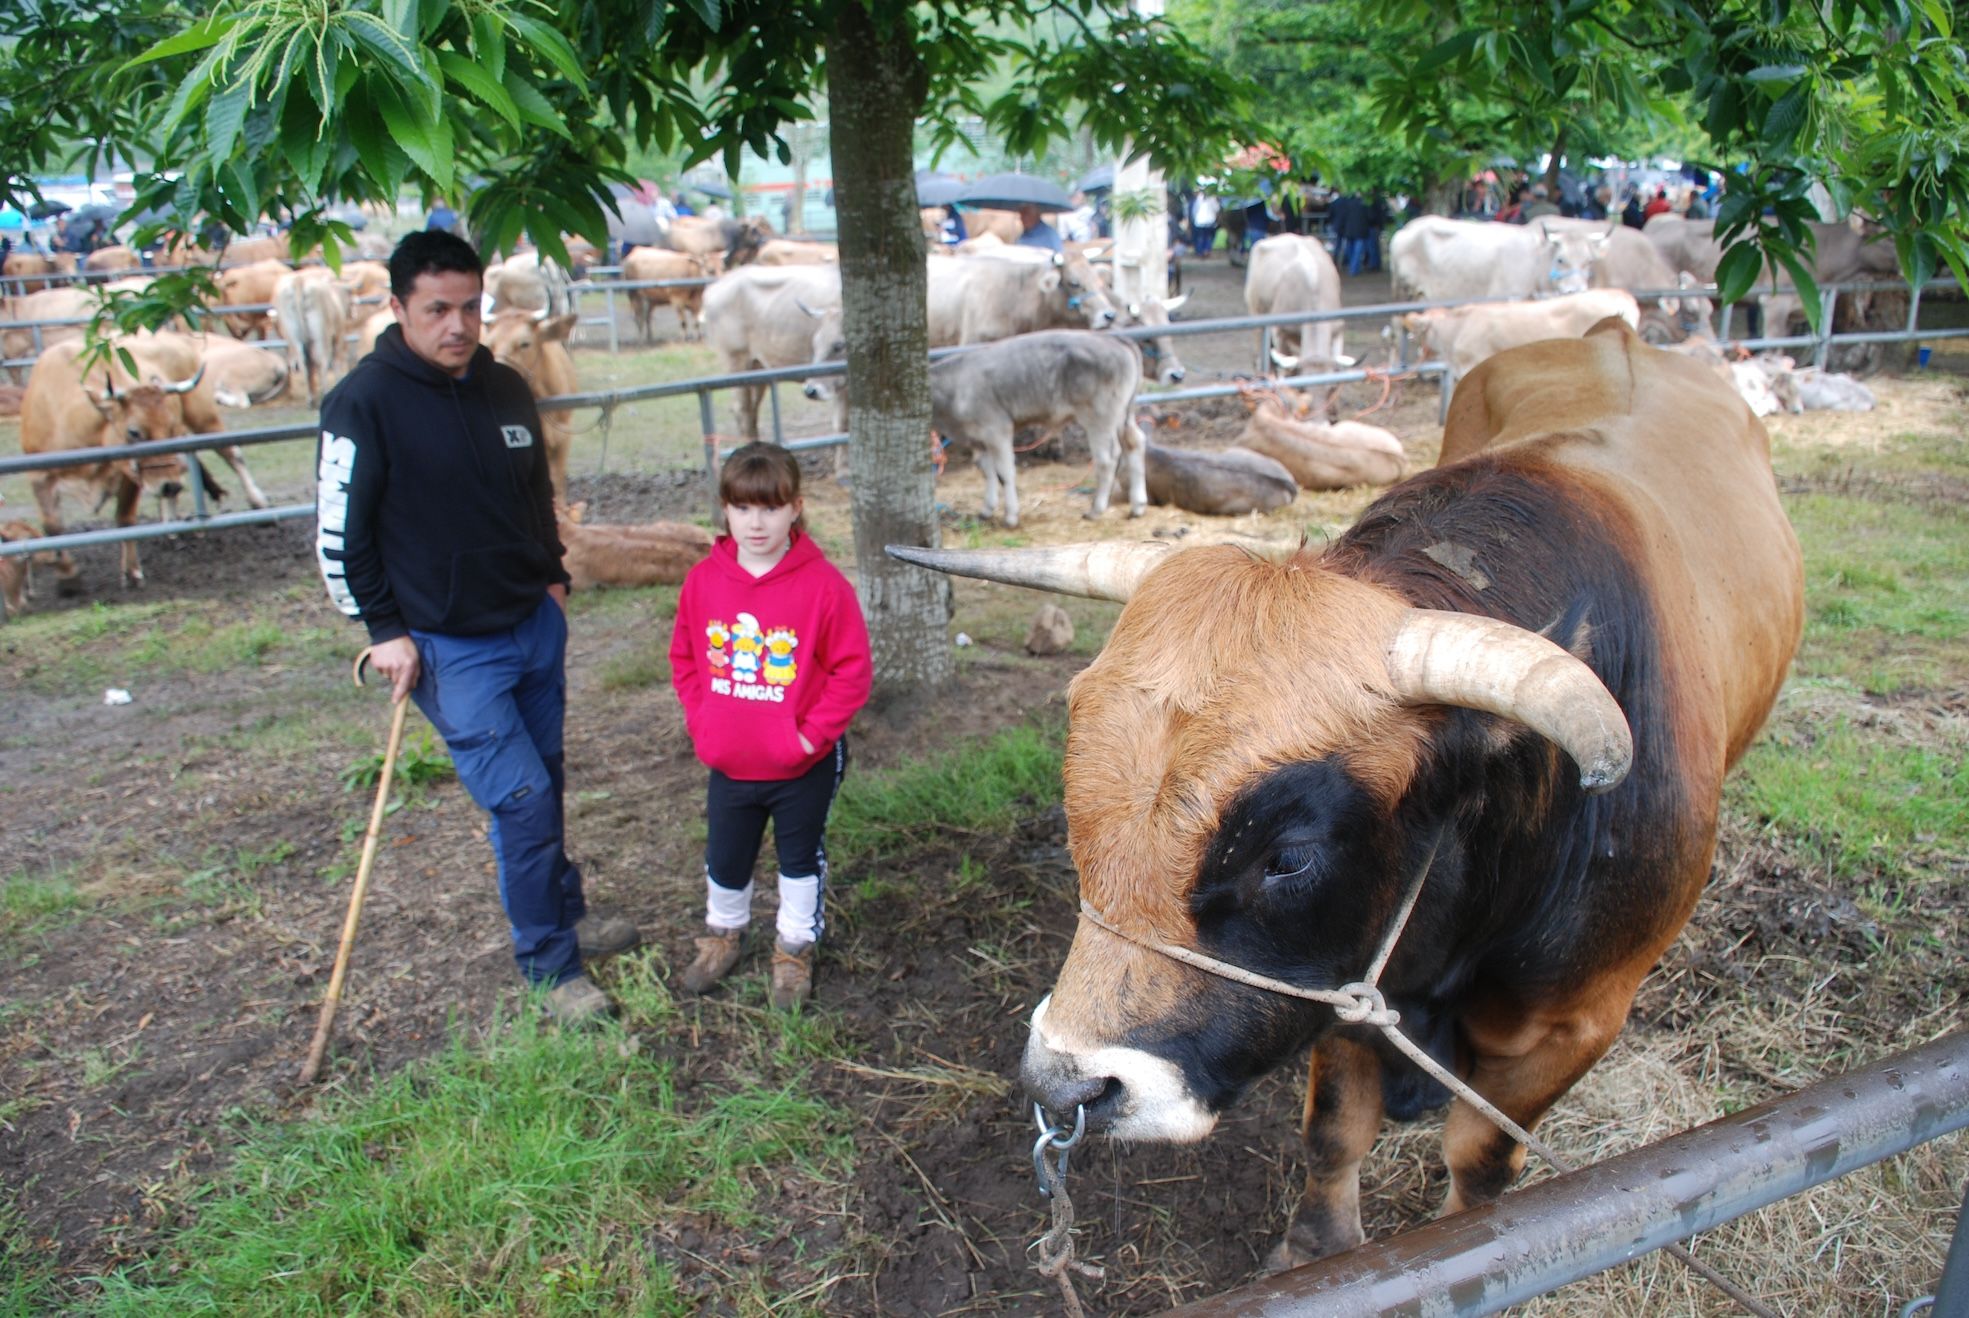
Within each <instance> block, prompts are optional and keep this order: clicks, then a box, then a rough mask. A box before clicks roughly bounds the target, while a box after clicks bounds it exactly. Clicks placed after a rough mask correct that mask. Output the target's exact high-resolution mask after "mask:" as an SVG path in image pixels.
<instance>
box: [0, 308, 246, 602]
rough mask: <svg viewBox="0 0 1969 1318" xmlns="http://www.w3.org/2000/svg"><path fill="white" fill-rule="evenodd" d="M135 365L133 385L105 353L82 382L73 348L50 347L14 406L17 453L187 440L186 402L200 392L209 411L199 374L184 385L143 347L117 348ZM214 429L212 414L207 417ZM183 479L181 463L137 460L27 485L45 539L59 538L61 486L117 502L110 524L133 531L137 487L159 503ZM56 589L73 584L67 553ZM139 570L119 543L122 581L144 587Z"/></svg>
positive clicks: (114, 356) (68, 470)
mask: <svg viewBox="0 0 1969 1318" xmlns="http://www.w3.org/2000/svg"><path fill="white" fill-rule="evenodd" d="M118 346H119V347H122V348H124V349H125V350H127V351H128V352H129V353H130V355H131V356H132V357H133V358H134V359H135V361H136V363H137V375H136V377H135V378H132V376H131V374H130V372H129V371H128V370H127V369H126V368H125V367H124V365H123V362H122V359H121V355H120V354H119V353H115V352H112V353H110V354H108V355H107V356H106V358H105V359H104V360H103V361H99V362H97V363H96V364H94V365H93V366H91V367H90V368H89V370H88V372H87V375H86V376H85V375H84V372H83V369H82V363H81V362H80V361H79V360H78V358H79V357H80V356H81V354H82V350H83V349H82V345H81V344H80V343H57V344H55V345H54V346H53V347H51V348H49V349H48V350H47V351H46V352H43V353H42V354H41V356H40V357H39V358H38V359H37V360H36V361H35V363H34V370H33V373H32V374H30V375H29V376H28V381H27V394H26V396H25V397H23V398H22V400H21V452H22V453H23V454H53V453H66V452H70V451H72V450H75V449H87V448H104V447H108V446H111V445H118V444H125V443H131V444H135V443H142V442H143V441H146V440H154V439H171V438H174V437H176V436H178V435H183V434H186V433H189V431H190V430H191V428H192V427H191V426H190V425H189V424H188V418H187V416H186V412H187V408H186V406H185V401H186V399H187V398H189V397H193V396H195V395H196V394H197V393H198V391H200V390H202V391H203V395H202V402H203V403H204V405H205V408H204V410H205V411H210V409H211V386H210V385H208V384H206V383H205V382H204V381H203V379H202V376H201V374H193V375H192V376H191V377H190V378H185V377H183V376H176V375H170V374H167V373H166V369H165V365H164V363H163V362H162V361H161V360H160V359H159V358H158V357H157V356H155V355H153V353H152V352H151V351H150V350H149V345H147V344H144V343H140V342H137V341H135V340H123V341H121V342H120V343H119V345H118ZM210 415H211V417H212V418H213V424H212V425H210V426H209V427H202V428H201V433H202V432H203V429H218V428H219V427H218V425H217V424H216V418H217V413H216V411H210ZM199 419H200V420H201V421H203V420H204V416H203V414H202V413H201V415H200V417H199ZM184 473H185V463H184V459H182V458H180V457H178V456H177V455H175V454H169V455H165V456H161V457H149V458H141V459H137V460H134V461H132V460H129V459H125V460H122V461H110V462H98V463H92V464H90V465H88V466H82V467H62V468H58V469H55V470H52V471H44V472H39V473H36V475H35V476H34V478H33V481H32V485H33V489H34V498H35V501H36V502H37V503H38V504H40V506H41V529H42V531H43V532H44V533H45V534H47V535H51V536H52V535H60V534H61V533H62V531H63V529H64V528H63V523H62V515H61V490H62V487H63V486H65V485H69V484H73V483H83V484H85V485H87V486H88V487H89V488H90V489H91V490H92V491H94V492H95V493H96V494H97V495H99V496H113V497H114V498H115V500H116V524H117V525H118V526H132V525H134V524H135V523H136V520H137V503H138V500H139V498H140V496H141V495H142V493H143V490H144V487H145V486H147V485H149V486H154V487H156V488H157V490H158V492H159V493H160V494H162V495H164V496H166V497H172V496H175V495H176V494H177V492H178V490H179V489H180V488H181V484H180V482H181V481H182V478H183V476H184ZM55 575H56V579H57V581H58V583H59V584H60V585H61V586H62V587H63V588H64V589H66V588H68V587H69V586H70V585H71V584H72V583H73V582H74V580H75V576H76V567H75V562H74V560H73V559H71V558H70V557H69V556H68V555H67V554H66V553H64V554H62V555H60V557H59V558H58V560H57V562H56V565H55ZM143 579H144V574H143V567H142V565H141V564H140V563H139V562H138V559H137V547H136V545H135V543H134V542H131V541H125V542H124V543H123V581H124V584H125V585H129V586H140V585H142V584H143Z"/></svg>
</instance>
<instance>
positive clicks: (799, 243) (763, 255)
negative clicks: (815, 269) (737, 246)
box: [752, 238, 841, 265]
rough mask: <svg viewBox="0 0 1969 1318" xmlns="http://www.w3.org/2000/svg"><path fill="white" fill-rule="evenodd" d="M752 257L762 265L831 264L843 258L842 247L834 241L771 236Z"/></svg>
mask: <svg viewBox="0 0 1969 1318" xmlns="http://www.w3.org/2000/svg"><path fill="white" fill-rule="evenodd" d="M752 259H753V260H754V261H756V262H758V263H759V264H760V265H831V264H832V263H834V262H836V261H839V260H840V259H841V249H840V248H839V247H836V246H835V245H834V244H833V243H822V242H813V241H811V240H806V239H799V238H771V239H768V240H767V241H765V242H763V243H761V244H760V245H759V253H758V255H757V256H755V257H753V258H752Z"/></svg>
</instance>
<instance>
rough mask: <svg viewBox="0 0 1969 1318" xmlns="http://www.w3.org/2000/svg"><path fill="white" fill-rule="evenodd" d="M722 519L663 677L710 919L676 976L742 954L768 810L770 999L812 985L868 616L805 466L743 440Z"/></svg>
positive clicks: (680, 617) (714, 971)
mask: <svg viewBox="0 0 1969 1318" xmlns="http://www.w3.org/2000/svg"><path fill="white" fill-rule="evenodd" d="M718 501H719V503H720V504H721V505H723V507H724V513H725V528H726V532H727V533H726V534H725V535H722V536H720V537H718V541H717V543H716V544H715V545H714V546H713V547H712V549H711V556H710V557H709V558H707V559H705V560H704V561H703V562H702V563H699V564H698V565H697V566H696V567H694V568H692V569H691V572H690V575H689V576H687V577H685V578H684V588H683V593H682V594H681V595H680V596H679V598H678V600H677V624H676V629H675V631H674V632H673V633H672V634H671V638H670V681H671V685H672V686H674V687H675V688H676V690H677V699H678V700H679V701H681V702H682V703H683V706H684V722H685V725H686V726H687V727H688V728H689V730H690V735H691V742H692V744H693V745H694V746H695V747H696V748H697V757H698V758H699V759H700V760H702V761H704V763H705V764H706V765H708V766H709V767H710V770H711V783H710V787H709V789H708V791H707V793H706V798H705V817H706V822H707V824H708V831H709V838H708V840H707V842H706V843H705V848H704V874H705V893H706V897H705V925H706V928H705V932H704V936H703V937H701V938H699V939H698V940H697V958H696V959H695V960H694V961H692V962H691V964H690V965H689V966H688V967H687V968H686V969H685V970H684V973H683V976H682V979H681V987H682V988H683V990H684V991H685V992H686V993H703V992H705V991H706V990H707V989H709V988H711V987H712V986H713V985H714V984H716V983H718V982H719V981H720V980H722V979H723V978H724V977H725V976H726V975H728V974H730V973H731V971H732V967H733V966H735V965H737V964H738V958H739V952H740V949H741V946H742V944H743V941H744V934H745V929H746V926H747V925H748V924H749V923H750V922H751V919H752V887H753V885H752V869H753V866H754V864H755V863H756V862H757V860H758V857H759V844H760V841H761V839H762V838H763V837H764V835H765V828H766V821H767V820H768V819H770V820H771V821H772V824H773V837H774V840H775V843H776V845H777V847H778V849H779V920H778V937H777V938H776V939H775V942H774V949H773V971H772V1003H773V1005H774V1006H775V1007H780V1008H789V1007H793V1006H797V1005H798V1004H800V1003H802V1002H805V1001H806V1000H807V998H808V997H809V996H810V995H811V994H812V992H813V954H814V945H815V944H816V943H817V942H818V941H819V939H820V935H821V930H822V927H823V923H824V905H825V897H826V889H827V850H826V845H825V836H824V835H825V831H826V827H827V812H828V809H829V808H830V807H831V806H832V805H833V802H834V793H835V792H836V790H838V789H839V787H840V785H841V775H842V773H843V772H844V771H845V770H846V769H847V766H848V738H847V732H848V724H849V723H850V722H851V721H852V720H853V719H854V716H855V711H857V710H859V709H860V708H861V707H862V705H864V704H865V703H867V700H868V686H869V674H870V667H869V659H868V626H867V624H866V623H865V622H863V620H862V616H861V604H860V602H859V601H858V600H857V599H856V598H855V591H854V587H853V586H850V585H849V584H848V580H847V578H845V577H843V576H842V575H841V573H840V571H839V570H838V569H836V568H835V566H834V565H833V564H832V563H829V562H828V561H827V558H826V556H825V555H823V554H822V553H821V552H820V549H819V547H818V546H816V545H815V544H814V542H813V540H812V539H811V538H810V537H809V536H808V535H807V533H806V528H805V526H804V524H803V520H802V516H801V514H802V511H803V506H802V504H801V500H800V466H799V463H798V462H797V461H795V459H794V457H793V455H792V454H791V453H788V452H787V451H786V450H785V449H783V448H779V447H778V446H776V445H772V444H747V445H746V446H745V447H744V448H741V449H739V450H738V451H737V452H735V453H733V454H732V455H731V456H730V457H728V458H727V459H725V464H724V467H723V469H722V471H721V472H720V474H719V478H718Z"/></svg>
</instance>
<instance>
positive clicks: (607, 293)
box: [602, 279, 622, 356]
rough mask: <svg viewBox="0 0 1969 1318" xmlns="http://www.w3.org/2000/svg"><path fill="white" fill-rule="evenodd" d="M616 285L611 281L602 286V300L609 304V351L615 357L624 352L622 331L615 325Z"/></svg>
mask: <svg viewBox="0 0 1969 1318" xmlns="http://www.w3.org/2000/svg"><path fill="white" fill-rule="evenodd" d="M614 284H615V281H614V280H613V279H611V280H609V281H608V282H607V283H605V284H603V285H602V298H603V300H604V301H606V302H607V303H608V350H609V355H610V356H614V355H615V354H616V353H618V352H621V351H622V340H621V338H620V337H619V335H620V331H619V330H617V328H616V324H615V288H614Z"/></svg>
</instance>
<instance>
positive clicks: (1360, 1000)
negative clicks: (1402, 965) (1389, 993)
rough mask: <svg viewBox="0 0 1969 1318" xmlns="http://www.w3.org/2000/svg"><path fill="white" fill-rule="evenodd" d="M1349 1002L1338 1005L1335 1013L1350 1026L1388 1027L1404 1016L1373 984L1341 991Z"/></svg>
mask: <svg viewBox="0 0 1969 1318" xmlns="http://www.w3.org/2000/svg"><path fill="white" fill-rule="evenodd" d="M1339 992H1340V994H1341V996H1343V997H1345V998H1347V999H1349V1001H1346V1002H1342V1003H1338V1004H1336V1005H1335V1006H1334V1008H1333V1012H1334V1014H1335V1015H1336V1016H1338V1017H1339V1018H1340V1019H1341V1020H1343V1021H1345V1022H1346V1023H1347V1024H1349V1025H1373V1026H1377V1027H1383V1028H1385V1027H1387V1026H1390V1025H1393V1024H1395V1023H1396V1022H1398V1021H1400V1020H1401V1018H1402V1014H1401V1013H1400V1012H1398V1011H1396V1010H1395V1009H1394V1008H1393V1007H1390V1006H1389V1005H1388V1000H1387V999H1386V998H1384V997H1382V996H1381V990H1380V989H1378V988H1376V987H1374V985H1372V984H1367V983H1361V982H1356V983H1352V984H1347V985H1344V986H1342V987H1341V989H1340V990H1339Z"/></svg>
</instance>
